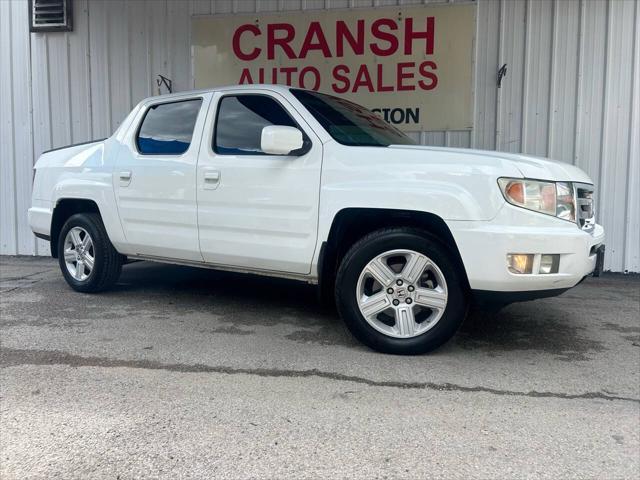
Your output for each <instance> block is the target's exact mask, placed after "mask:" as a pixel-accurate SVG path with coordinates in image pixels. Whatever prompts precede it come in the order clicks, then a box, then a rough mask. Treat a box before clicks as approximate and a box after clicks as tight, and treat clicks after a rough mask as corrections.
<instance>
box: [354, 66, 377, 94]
mask: <svg viewBox="0 0 640 480" xmlns="http://www.w3.org/2000/svg"><path fill="white" fill-rule="evenodd" d="M360 87H366V88H367V90H368V91H370V92H373V82H372V81H371V75H369V69H368V68H367V65H366V64H362V65H360V68H359V69H358V73H357V74H356V79H355V81H354V82H353V88H352V89H351V91H352V92H353V93H355V92H357V91H358V89H359V88H360Z"/></svg>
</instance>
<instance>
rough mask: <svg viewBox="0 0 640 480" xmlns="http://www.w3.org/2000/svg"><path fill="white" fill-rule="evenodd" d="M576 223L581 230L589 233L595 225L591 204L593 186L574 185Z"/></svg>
mask: <svg viewBox="0 0 640 480" xmlns="http://www.w3.org/2000/svg"><path fill="white" fill-rule="evenodd" d="M574 188H575V198H576V223H577V224H578V226H579V227H580V228H581V229H582V230H586V231H588V232H590V231H591V230H593V229H594V227H595V224H596V218H595V207H594V204H593V185H589V184H586V183H575V184H574Z"/></svg>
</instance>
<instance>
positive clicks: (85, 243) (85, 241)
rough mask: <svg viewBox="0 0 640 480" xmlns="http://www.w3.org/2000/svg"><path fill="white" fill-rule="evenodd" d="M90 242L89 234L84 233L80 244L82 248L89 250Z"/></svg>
mask: <svg viewBox="0 0 640 480" xmlns="http://www.w3.org/2000/svg"><path fill="white" fill-rule="evenodd" d="M92 244H93V242H92V241H91V237H90V236H89V234H85V236H84V238H83V239H82V246H83V247H84V249H85V250H89V248H90V247H91V245H92Z"/></svg>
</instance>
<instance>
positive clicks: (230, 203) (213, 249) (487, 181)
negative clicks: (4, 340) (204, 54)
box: [29, 85, 604, 354]
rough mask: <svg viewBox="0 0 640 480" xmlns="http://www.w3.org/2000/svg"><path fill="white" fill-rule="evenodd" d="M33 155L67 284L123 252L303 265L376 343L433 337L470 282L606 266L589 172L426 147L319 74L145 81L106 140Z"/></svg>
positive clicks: (291, 268)
mask: <svg viewBox="0 0 640 480" xmlns="http://www.w3.org/2000/svg"><path fill="white" fill-rule="evenodd" d="M35 170H36V172H35V180H34V185H33V205H32V207H31V208H30V209H29V223H30V225H31V228H32V230H33V232H34V233H35V234H36V235H37V236H38V237H40V238H44V239H47V240H50V242H51V254H52V256H54V257H57V258H58V259H59V262H60V268H61V270H62V274H63V275H64V278H65V279H66V281H67V282H68V283H69V285H70V286H71V287H72V288H74V289H75V290H78V291H80V292H97V291H100V290H103V289H106V288H108V287H110V286H111V285H113V284H114V283H115V282H116V281H117V280H118V276H119V274H120V271H121V268H122V265H123V264H124V263H125V262H126V261H127V260H128V259H131V260H151V261H157V262H166V263H176V264H183V265H191V266H199V267H209V268H215V269H223V270H233V271H240V272H250V273H258V274H263V275H272V276H278V277H286V278H292V279H297V280H301V281H305V282H309V283H313V284H318V285H319V288H320V291H321V292H322V295H323V296H324V298H335V303H336V305H337V308H338V311H339V313H340V314H341V316H342V318H343V319H344V321H345V323H346V325H347V326H348V328H349V329H350V330H351V332H352V333H353V334H354V335H355V336H356V337H357V338H358V339H360V340H361V341H362V342H364V343H365V344H366V345H368V346H370V347H372V348H374V349H377V350H380V351H383V352H390V353H403V354H415V353H422V352H427V351H429V350H433V349H434V348H436V347H438V346H439V345H441V344H443V343H444V342H446V341H447V340H448V339H449V338H451V337H452V336H453V334H454V333H455V332H456V330H457V328H458V327H459V325H460V324H461V322H462V320H463V319H464V317H465V314H466V312H467V310H468V306H469V304H470V303H471V302H472V301H473V299H474V298H475V299H480V300H482V299H491V300H495V301H497V302H502V303H509V302H513V301H519V300H526V299H532V298H538V297H544V296H551V295H557V294H559V293H562V292H563V291H565V290H566V289H568V288H571V287H573V286H575V285H576V284H578V283H579V282H580V281H581V280H582V279H583V278H584V277H585V276H587V275H589V274H591V273H594V272H595V274H598V273H599V272H600V271H601V269H602V258H603V255H604V232H603V229H602V227H601V226H600V225H597V224H596V223H595V221H594V213H593V212H594V207H593V185H592V181H591V180H590V179H589V177H588V176H587V175H586V174H585V173H584V172H583V171H581V170H579V169H578V168H576V167H573V166H571V165H568V164H565V163H558V162H553V161H550V160H546V159H541V158H534V157H530V156H525V155H517V154H507V153H501V152H488V151H476V150H467V149H453V148H439V147H425V146H419V145H416V144H415V142H414V141H413V140H412V139H410V138H409V137H407V136H406V135H404V134H403V133H401V132H399V131H398V130H396V129H395V128H393V127H392V126H390V125H388V124H387V123H385V122H384V121H383V120H381V119H380V118H379V117H378V116H376V115H375V114H373V113H371V112H370V111H369V110H366V109H365V108H363V107H360V106H358V105H355V104H353V103H351V102H348V101H346V100H343V99H340V98H336V97H332V96H328V95H323V94H320V93H317V92H312V91H306V90H300V89H293V88H288V87H283V86H274V85H251V86H235V87H227V88H219V89H214V90H203V91H195V92H188V93H179V94H173V95H166V96H158V97H152V98H148V99H146V100H144V101H142V102H140V104H139V105H138V106H136V107H135V108H134V109H133V111H132V112H131V113H130V114H129V115H128V116H127V118H126V119H125V120H124V121H123V122H122V124H121V126H120V127H119V128H118V130H117V131H116V132H115V133H114V134H113V135H112V136H111V137H109V138H108V139H105V140H101V141H96V142H89V143H86V144H82V145H75V146H70V147H66V148H61V149H56V150H51V151H49V152H45V153H43V154H42V156H41V157H40V159H39V160H38V162H37V164H36V166H35Z"/></svg>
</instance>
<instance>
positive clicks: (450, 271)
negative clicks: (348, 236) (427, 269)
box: [335, 227, 469, 355]
mask: <svg viewBox="0 0 640 480" xmlns="http://www.w3.org/2000/svg"><path fill="white" fill-rule="evenodd" d="M396 249H407V250H413V251H415V252H418V253H421V254H423V255H426V256H427V257H428V258H430V259H431V260H432V261H433V262H435V263H436V264H437V266H438V267H439V269H440V271H441V272H442V275H443V276H444V279H445V281H446V285H447V295H448V297H447V304H446V306H445V309H444V313H443V314H442V316H441V317H440V319H439V320H438V321H437V323H436V324H435V325H434V326H433V327H432V328H430V329H429V330H427V331H426V332H424V333H422V334H420V335H418V336H415V337H412V338H396V337H392V336H389V335H386V334H384V333H381V332H380V331H378V330H376V329H375V328H374V327H373V326H372V325H370V324H369V322H368V321H367V320H365V318H364V316H363V315H362V314H361V312H360V308H359V306H358V300H357V295H356V287H357V283H358V278H359V277H360V273H361V272H362V271H363V269H364V268H365V266H366V265H367V264H368V263H369V262H370V261H371V260H372V259H374V258H375V257H377V256H378V255H380V254H383V253H384V252H387V251H390V250H396ZM465 285H466V282H465V280H464V273H463V272H462V271H461V267H459V266H458V263H457V262H456V261H455V260H454V257H453V255H452V254H451V252H450V251H449V250H448V248H447V247H446V246H444V245H443V244H442V243H440V242H439V241H438V240H437V239H436V238H435V237H433V236H432V235H430V234H429V233H427V232H425V231H422V230H418V229H415V228H405V227H402V228H388V229H383V230H377V231H375V232H373V233H370V234H368V235H366V236H365V237H363V238H362V239H360V240H359V241H358V242H356V243H355V244H354V245H353V246H352V247H351V248H350V249H349V251H348V252H347V254H346V255H345V256H344V258H343V259H342V261H341V263H340V267H339V269H338V274H337V277H336V288H335V295H336V305H337V307H338V312H339V313H340V316H341V317H342V319H343V320H344V322H345V324H346V326H347V328H348V329H349V331H350V332H351V333H352V334H353V335H354V336H355V337H356V338H357V339H358V340H360V341H361V342H362V343H364V344H365V345H367V346H368V347H370V348H372V349H374V350H377V351H379V352H383V353H392V354H400V355H416V354H422V353H426V352H430V351H432V350H435V349H436V348H438V347H439V346H441V345H442V344H444V343H445V342H447V341H448V340H449V339H450V338H451V337H453V335H454V334H455V333H456V331H457V330H458V328H459V327H460V325H461V324H462V322H463V321H464V318H465V316H466V314H467V308H468V303H469V302H468V295H467V288H466V286H465ZM407 303H408V302H407Z"/></svg>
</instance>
